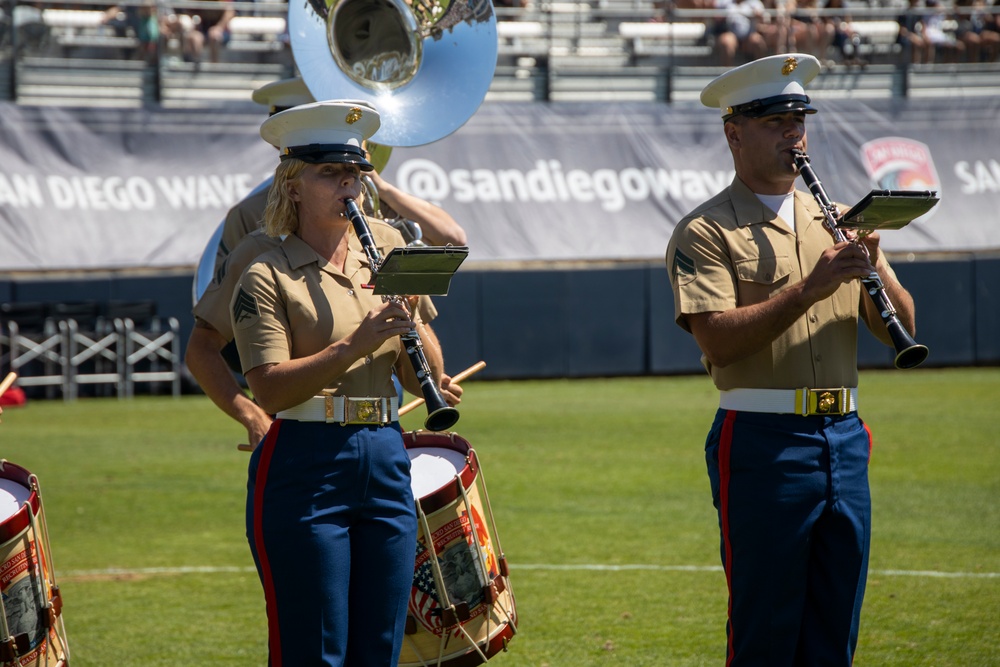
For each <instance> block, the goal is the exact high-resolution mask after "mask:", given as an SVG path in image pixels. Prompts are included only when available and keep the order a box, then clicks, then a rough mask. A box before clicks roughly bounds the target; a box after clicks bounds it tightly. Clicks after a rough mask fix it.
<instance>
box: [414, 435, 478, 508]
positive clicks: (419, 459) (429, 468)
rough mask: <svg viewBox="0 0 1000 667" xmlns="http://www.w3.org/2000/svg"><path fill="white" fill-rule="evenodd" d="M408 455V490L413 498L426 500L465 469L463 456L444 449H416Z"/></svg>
mask: <svg viewBox="0 0 1000 667" xmlns="http://www.w3.org/2000/svg"><path fill="white" fill-rule="evenodd" d="M406 452H407V454H409V455H410V488H412V489H413V497H414V498H417V499H420V498H426V497H427V496H429V495H431V494H432V493H434V492H435V491H437V490H438V489H440V488H441V487H443V486H445V485H446V484H447V483H448V482H450V481H451V480H453V479H455V477H456V475H458V474H459V473H460V472H462V469H463V468H465V455H464V454H461V453H459V452H456V451H455V450H453V449H445V448H444V447H416V448H413V449H408V450H406Z"/></svg>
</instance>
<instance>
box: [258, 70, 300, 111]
mask: <svg viewBox="0 0 1000 667" xmlns="http://www.w3.org/2000/svg"><path fill="white" fill-rule="evenodd" d="M251 98H252V99H253V101H254V102H256V103H257V104H261V105H263V106H265V107H267V108H268V109H269V110H270V112H271V113H277V112H279V111H284V110H285V109H289V108H291V107H297V106H299V105H300V104H311V103H312V102H315V101H316V100H315V99H313V96H312V93H310V92H309V89H308V88H307V87H306V82H305V81H303V80H302V77H301V76H293V77H292V78H290V79H278V80H277V81H272V82H271V83H267V84H264V85H263V86H261V87H260V88H258V89H257V90H255V91H253V95H252V96H251Z"/></svg>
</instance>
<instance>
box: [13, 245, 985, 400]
mask: <svg viewBox="0 0 1000 667" xmlns="http://www.w3.org/2000/svg"><path fill="white" fill-rule="evenodd" d="M896 272H897V274H898V275H899V278H900V280H901V281H902V282H903V284H904V285H906V286H907V287H908V288H909V289H910V291H911V292H912V293H913V296H914V298H915V299H916V302H917V307H918V324H919V328H918V332H917V336H916V338H917V341H918V342H920V343H923V344H925V345H927V346H928V347H929V348H930V350H931V354H930V358H929V359H928V361H927V362H926V364H925V365H926V366H928V367H931V366H937V367H941V366H970V365H977V364H978V365H992V364H998V363H1000V290H998V289H997V285H1000V257H998V256H992V255H991V256H978V257H976V256H970V257H968V258H962V259H943V260H935V261H914V262H899V261H897V263H896ZM190 294H191V278H190V276H189V275H187V274H183V273H178V274H174V275H150V276H139V277H134V276H129V275H128V274H125V273H120V274H109V275H105V276H99V277H89V278H84V279H75V278H45V279H42V278H33V277H16V278H7V279H0V299H2V301H3V302H48V303H51V304H56V303H74V302H83V301H97V302H102V301H129V300H143V299H145V300H153V301H155V303H156V312H157V314H158V315H159V316H160V317H176V318H177V319H178V321H179V322H180V329H181V330H180V336H181V340H182V341H184V342H186V340H187V337H188V336H189V334H190V332H191V327H192V324H193V321H192V318H191V314H190V302H191V301H190V299H191V296H190ZM437 304H438V309H439V311H440V315H439V317H438V319H437V320H436V322H435V329H436V331H437V332H438V335H439V337H440V339H441V341H442V344H443V346H444V348H445V354H446V359H447V365H448V369H449V371H450V372H452V373H455V372H458V371H459V370H461V369H463V368H466V367H467V366H470V365H472V364H473V363H475V362H476V361H479V360H480V359H482V360H485V361H486V362H487V367H486V368H485V369H484V370H483V371H482V372H481V373H480V374H479V377H480V378H483V379H521V378H558V377H594V376H638V375H666V374H690V373H701V372H702V368H701V364H700V361H699V353H698V349H697V347H696V346H695V345H694V342H693V340H692V339H691V336H690V335H688V334H687V333H685V332H684V331H682V330H681V329H680V327H678V326H677V325H676V324H674V322H673V319H674V317H673V300H672V297H671V293H670V288H669V284H668V282H667V275H666V270H665V268H663V267H661V266H656V265H648V266H645V265H644V266H639V267H636V266H628V267H613V268H595V269H591V270H587V269H577V270H518V271H514V270H510V271H472V270H468V271H464V270H460V271H459V272H458V273H457V274H456V275H455V277H454V279H453V282H452V289H451V292H450V294H449V295H448V296H447V297H444V298H438V299H437ZM858 356H859V362H860V365H861V366H862V367H865V368H890V367H891V366H892V358H893V353H892V350H890V349H888V348H886V347H884V346H883V345H882V344H880V343H878V342H877V341H875V339H874V338H873V337H872V336H870V335H868V334H867V333H863V334H862V335H861V337H860V342H859V350H858ZM188 388H191V385H190V383H189V384H188Z"/></svg>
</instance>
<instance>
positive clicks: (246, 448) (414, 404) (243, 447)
mask: <svg viewBox="0 0 1000 667" xmlns="http://www.w3.org/2000/svg"><path fill="white" fill-rule="evenodd" d="M484 368H486V362H485V361H477V362H476V363H474V364H473V365H471V366H469V367H468V368H466V369H465V370H464V371H462V372H461V373H459V374H458V375H455V376H454V377H452V378H451V381H452V382H461V381H462V380H464V379H465V378H467V377H469V376H470V375H474V374H476V373H478V372H479V371H481V370H483V369H484ZM423 404H424V399H422V398H418V399H415V400H413V401H410V402H409V403H407V404H406V405H404V406H403V407H401V408H400V409H399V416H400V417H402V416H403V415H405V414H406V413H407V412H410V411H411V410H413V409H414V408H418V407H420V406H421V405H423ZM236 449H238V450H240V451H241V452H252V451H253V450H254V448H253V447H251V446H250V445H248V444H246V443H241V444H239V445H236Z"/></svg>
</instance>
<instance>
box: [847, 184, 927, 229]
mask: <svg viewBox="0 0 1000 667" xmlns="http://www.w3.org/2000/svg"><path fill="white" fill-rule="evenodd" d="M938 201H940V199H939V198H938V196H937V192H934V191H932V190H872V191H871V192H869V193H868V194H867V195H865V197H864V199H862V200H861V201H859V202H858V203H857V204H855V205H854V206H853V207H851V209H850V210H849V211H847V212H846V213H844V214H843V215H842V216H840V217H839V218H837V226H838V227H845V228H848V229H857V230H860V231H863V232H874V231H877V230H879V229H902V228H903V227H905V226H906V225H908V224H910V222H912V221H913V220H916V219H917V218H919V217H920V216H922V215H923V214H925V213H927V212H928V211H929V210H931V209H932V208H934V206H935V205H936V204H937V203H938Z"/></svg>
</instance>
